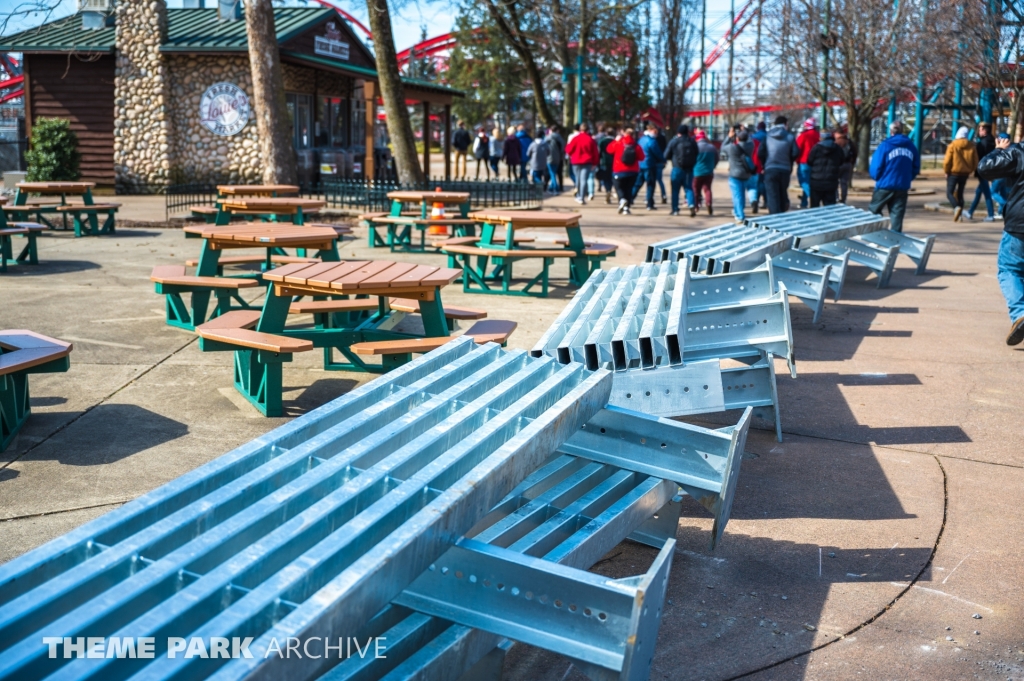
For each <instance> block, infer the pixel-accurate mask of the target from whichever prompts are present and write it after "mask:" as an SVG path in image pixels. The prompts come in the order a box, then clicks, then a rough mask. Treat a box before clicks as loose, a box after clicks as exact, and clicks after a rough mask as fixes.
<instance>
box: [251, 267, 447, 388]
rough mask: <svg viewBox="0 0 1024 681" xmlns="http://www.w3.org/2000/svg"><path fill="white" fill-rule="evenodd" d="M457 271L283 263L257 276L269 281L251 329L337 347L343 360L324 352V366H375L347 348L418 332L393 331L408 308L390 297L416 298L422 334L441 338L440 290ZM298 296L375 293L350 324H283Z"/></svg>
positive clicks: (444, 324) (443, 326)
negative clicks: (369, 310)
mask: <svg viewBox="0 0 1024 681" xmlns="http://www.w3.org/2000/svg"><path fill="white" fill-rule="evenodd" d="M461 275H462V272H461V270H456V269H450V268H447V267H435V266H433V265H416V264H414V263H404V262H394V261H391V260H350V261H345V262H322V263H316V264H302V263H296V264H293V265H284V266H282V267H278V268H277V269H274V270H272V271H270V272H266V273H265V274H264V275H263V278H264V280H266V281H268V282H271V283H272V284H273V286H270V287H268V289H267V296H266V298H265V300H264V303H263V313H262V315H261V316H260V322H259V324H258V325H257V327H256V330H257V331H262V332H265V333H279V334H282V335H286V336H294V337H296V338H302V339H305V340H310V341H312V342H313V345H314V346H315V347H322V348H328V349H330V348H334V349H337V350H338V351H340V352H341V353H342V355H344V356H345V358H346V359H347V360H348V361H347V362H345V363H341V364H339V363H336V362H334V361H333V359H331V357H330V354H329V353H325V357H324V368H325V369H345V370H352V369H355V370H363V371H378V370H380V368H381V367H378V366H377V365H373V364H366V363H364V362H363V361H362V360H361V359H360V358H359V357H358V356H356V354H355V353H353V352H351V351H349V347H350V346H352V345H354V344H356V343H362V342H374V341H387V340H401V339H407V338H419V337H420V336H418V335H414V334H411V333H403V332H400V331H396V330H395V326H396V324H397V323H398V322H399V321H401V319H402V318H404V317H405V316H406V315H407V314H409V313H408V312H407V311H400V310H395V309H392V308H391V306H390V299H391V298H401V299H403V300H410V301H416V302H417V303H418V306H419V314H420V316H421V318H422V321H423V336H425V337H428V338H432V337H447V336H448V335H449V329H448V323H447V321H446V320H445V311H444V305H442V303H441V289H442V288H444V287H445V286H447V285H448V284H450V283H452V282H453V281H455V280H456V279H458V278H459V276H461ZM300 296H314V297H321V298H322V297H325V296H326V297H332V298H337V297H339V296H353V297H357V296H358V297H370V298H373V297H376V298H377V311H376V312H375V313H374V314H372V315H370V316H369V317H368V318H366V319H363V320H361V321H358V323H356V324H354V325H352V326H342V327H332V326H329V325H326V324H325V325H318V326H319V327H320V328H317V329H308V328H303V329H288V328H286V326H285V322H286V321H287V319H288V311H289V308H290V307H291V304H292V300H293V298H294V297H300ZM384 368H387V366H386V365H385V367H384Z"/></svg>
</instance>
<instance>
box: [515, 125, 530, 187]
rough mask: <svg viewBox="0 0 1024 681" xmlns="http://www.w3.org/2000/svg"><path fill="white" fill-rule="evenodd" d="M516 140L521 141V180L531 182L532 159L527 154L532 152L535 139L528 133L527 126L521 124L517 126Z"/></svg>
mask: <svg viewBox="0 0 1024 681" xmlns="http://www.w3.org/2000/svg"><path fill="white" fill-rule="evenodd" d="M516 139H517V140H519V152H520V154H519V159H520V163H521V165H520V167H519V179H520V180H521V181H523V182H530V173H529V171H530V159H529V158H528V157H527V155H526V154H527V152H529V151H530V145H531V144H533V138H532V137H530V133H528V132H526V126H525V125H523V124H522V123H520V124H519V125H518V126H516Z"/></svg>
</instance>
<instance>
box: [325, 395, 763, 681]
mask: <svg viewBox="0 0 1024 681" xmlns="http://www.w3.org/2000/svg"><path fill="white" fill-rule="evenodd" d="M749 421H750V413H749V410H748V411H747V412H746V413H745V414H744V415H743V417H742V418H741V419H740V421H739V423H738V424H737V425H736V426H731V427H728V428H723V429H721V430H717V431H716V430H708V429H704V428H700V427H697V426H690V425H687V424H680V423H677V422H674V421H669V420H666V419H657V418H653V417H649V416H644V415H640V414H634V413H631V412H628V411H625V410H617V409H614V408H606V409H604V410H602V411H601V412H599V413H598V414H597V415H596V416H595V417H594V418H592V419H591V420H590V421H589V422H588V424H587V425H586V426H585V427H584V428H583V430H581V431H580V432H579V433H577V434H576V435H574V436H573V437H572V438H570V439H569V440H568V441H567V442H566V443H565V444H563V445H562V447H560V452H563V453H564V454H563V455H562V456H559V457H557V458H555V459H554V460H552V461H551V462H550V463H549V464H548V465H546V466H545V467H544V468H542V469H540V470H539V471H537V472H536V473H535V474H534V475H532V476H530V478H528V479H527V480H526V481H524V482H523V483H522V484H521V485H520V487H519V488H518V489H517V490H515V491H514V492H512V493H511V494H509V495H508V497H506V498H505V499H504V500H503V501H502V502H501V503H500V504H498V506H497V507H495V509H494V510H493V511H491V513H490V514H488V516H486V517H485V518H484V519H483V520H481V521H480V523H478V525H477V526H476V527H475V528H474V529H473V530H472V531H471V532H470V533H469V538H467V539H464V540H462V541H460V543H459V546H458V547H456V548H455V549H452V550H450V551H449V552H448V553H447V554H445V556H444V557H442V558H441V559H439V560H438V561H436V562H435V563H434V564H433V565H432V568H433V569H432V570H428V571H427V572H425V573H424V574H423V575H422V576H421V577H420V578H419V579H417V581H416V582H414V583H413V584H412V586H410V587H409V588H408V589H406V591H405V592H404V593H403V594H402V595H401V596H399V597H398V598H397V599H396V600H395V601H394V603H393V605H391V606H389V607H388V608H387V609H385V611H384V612H382V613H380V614H378V615H377V617H375V618H374V620H373V621H372V622H371V623H370V625H369V626H368V628H367V629H368V630H367V632H366V633H364V634H363V636H367V635H378V636H385V637H386V638H387V640H388V641H389V650H388V656H387V658H383V659H374V658H372V657H366V658H355V657H354V658H350V659H348V660H346V661H344V662H342V663H341V664H339V665H338V666H337V667H335V668H334V669H332V670H331V671H330V672H328V673H327V674H326V675H325V676H324V677H322V679H321V681H343V680H344V681H351V680H353V679H364V678H383V679H389V680H397V679H408V678H420V679H434V678H473V679H491V678H495V674H494V672H493V670H488V671H489V673H488V671H483V670H481V669H480V667H477V665H479V664H481V660H484V661H485V662H486V661H487V658H488V654H489V653H490V654H491V655H492V656H493V654H494V653H497V654H498V661H497V668H498V669H500V656H501V655H502V654H503V651H504V650H505V649H507V647H508V645H509V642H508V641H507V640H506V641H503V639H502V637H503V636H508V637H509V638H514V639H516V640H519V641H522V642H526V643H531V644H534V645H538V646H541V647H544V648H547V649H549V650H554V651H557V652H559V653H562V654H565V655H569V656H570V657H572V658H574V659H573V663H574V664H575V665H577V666H578V667H579V668H580V669H582V670H584V671H585V672H586V673H588V675H590V676H591V678H596V679H607V678H618V679H646V678H647V676H648V674H649V670H650V654H651V651H652V648H653V641H654V637H655V636H656V634H657V624H658V618H659V616H660V610H661V605H662V600H663V598H664V590H663V588H660V586H661V585H660V584H659V581H660V582H661V584H663V583H664V576H663V575H667V567H668V562H669V559H670V557H671V555H670V554H671V551H672V548H673V546H674V536H675V532H676V526H677V523H678V517H679V501H680V498H679V497H678V496H675V495H676V489H677V484H679V485H681V486H682V488H683V489H684V490H685V491H686V493H688V494H690V495H691V496H693V498H694V499H696V500H697V501H698V502H700V503H701V504H702V505H703V506H705V508H707V509H708V510H709V511H711V512H712V514H713V515H714V516H715V526H714V529H713V531H712V542H713V543H714V542H715V541H717V540H718V539H719V538H720V537H721V534H720V530H721V529H722V528H724V521H725V520H727V518H728V515H729V512H730V508H731V504H732V499H733V497H734V496H735V490H736V481H737V479H738V473H739V465H740V461H741V458H742V451H743V447H744V442H745V440H746V434H747V429H748V427H749ZM618 465H621V466H622V467H621V468H620V467H618ZM669 480H671V481H672V482H671V483H670V482H668V481H669ZM652 516H654V517H652ZM627 536H629V537H631V538H633V539H635V540H637V541H641V542H644V543H648V544H651V545H653V546H655V547H658V548H661V552H660V553H659V555H658V557H657V558H656V559H655V561H654V564H653V565H652V566H651V568H650V569H649V570H648V571H647V573H646V574H645V575H642V576H639V577H633V578H627V579H620V580H610V579H607V578H603V577H598V576H596V575H591V574H589V573H583V574H582V575H580V573H579V570H580V569H587V568H589V567H590V566H591V565H593V564H594V563H595V562H597V561H598V560H599V559H600V558H601V557H602V556H603V555H605V554H606V553H607V551H608V550H610V549H611V548H612V547H614V546H615V545H616V544H618V542H619V541H621V540H622V539H624V538H626V537H627ZM502 559H504V560H502ZM396 606H406V607H407V608H411V609H415V610H420V611H421V612H420V613H416V612H409V610H405V609H404V608H402V607H396ZM428 614H434V615H436V616H435V617H429V616H428ZM446 619H447V620H451V621H454V622H458V623H457V624H451V623H450V622H448V621H445V620H446ZM468 670H475V672H476V673H475V674H469V675H468V676H466V677H463V676H462V675H463V674H464V673H465V672H467V671H468ZM609 672H611V673H612V674H609Z"/></svg>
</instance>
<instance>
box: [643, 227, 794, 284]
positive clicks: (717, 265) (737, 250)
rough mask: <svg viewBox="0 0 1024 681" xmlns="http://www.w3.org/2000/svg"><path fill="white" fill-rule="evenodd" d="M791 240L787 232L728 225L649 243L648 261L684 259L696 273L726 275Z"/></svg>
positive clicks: (758, 261)
mask: <svg viewBox="0 0 1024 681" xmlns="http://www.w3.org/2000/svg"><path fill="white" fill-rule="evenodd" d="M792 243H793V239H792V238H791V237H790V236H788V235H785V234H781V233H774V232H771V231H767V230H760V229H753V228H751V227H749V226H747V225H733V224H729V225H722V226H719V227H710V228H708V229H703V230H700V231H698V232H694V233H692V234H687V235H684V236H680V237H673V238H671V239H666V240H664V241H659V242H657V243H653V244H650V245H649V246H648V247H647V261H648V262H662V261H666V260H668V261H677V260H682V261H685V262H686V263H687V264H688V267H689V268H690V270H691V271H693V272H700V273H703V274H725V273H729V272H736V271H740V270H746V269H752V268H754V267H757V266H758V265H760V264H761V263H763V262H764V259H765V256H774V255H777V254H779V253H782V252H784V251H787V250H789V249H790V248H792Z"/></svg>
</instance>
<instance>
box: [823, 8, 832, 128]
mask: <svg viewBox="0 0 1024 681" xmlns="http://www.w3.org/2000/svg"><path fill="white" fill-rule="evenodd" d="M831 20H832V0H825V25H824V26H823V28H822V32H821V122H820V125H821V129H822V130H824V129H825V128H826V126H827V125H828V53H829V50H831V49H832V36H831V34H829V31H828V25H829V23H830V22H831Z"/></svg>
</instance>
